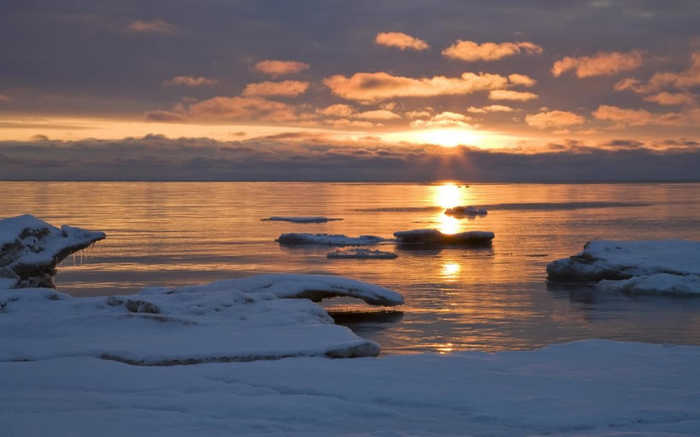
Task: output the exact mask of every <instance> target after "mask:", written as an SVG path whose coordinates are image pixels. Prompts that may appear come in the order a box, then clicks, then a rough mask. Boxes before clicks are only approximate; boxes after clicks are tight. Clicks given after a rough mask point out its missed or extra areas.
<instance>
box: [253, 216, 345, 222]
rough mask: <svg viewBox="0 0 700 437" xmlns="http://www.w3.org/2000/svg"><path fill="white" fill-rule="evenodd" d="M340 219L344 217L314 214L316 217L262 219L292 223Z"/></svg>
mask: <svg viewBox="0 0 700 437" xmlns="http://www.w3.org/2000/svg"><path fill="white" fill-rule="evenodd" d="M340 220H342V218H333V217H321V216H314V217H280V216H273V217H268V218H264V219H262V220H261V221H263V222H292V223H327V222H335V221H340Z"/></svg>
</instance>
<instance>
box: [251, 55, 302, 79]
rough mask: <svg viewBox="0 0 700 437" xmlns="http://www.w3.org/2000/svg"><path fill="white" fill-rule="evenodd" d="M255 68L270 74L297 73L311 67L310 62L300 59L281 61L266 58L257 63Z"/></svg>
mask: <svg viewBox="0 0 700 437" xmlns="http://www.w3.org/2000/svg"><path fill="white" fill-rule="evenodd" d="M255 69H256V70H258V71H259V72H261V73H264V74H268V75H270V76H282V75H285V74H295V73H299V72H302V71H304V70H308V69H309V64H305V63H304V62H298V61H279V60H273V59H266V60H264V61H260V62H258V63H257V64H255Z"/></svg>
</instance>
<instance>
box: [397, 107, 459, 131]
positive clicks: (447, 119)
mask: <svg viewBox="0 0 700 437" xmlns="http://www.w3.org/2000/svg"><path fill="white" fill-rule="evenodd" d="M470 119H471V117H469V116H466V115H463V114H458V113H456V112H449V111H445V112H441V113H439V114H437V115H435V116H433V117H431V118H430V119H428V120H414V121H412V122H411V123H410V126H411V127H412V128H415V129H427V128H435V127H441V128H450V127H451V128H454V127H461V128H471V127H472V126H471V125H470V124H469V123H467V122H468V121H469V120H470Z"/></svg>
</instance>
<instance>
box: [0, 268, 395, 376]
mask: <svg viewBox="0 0 700 437" xmlns="http://www.w3.org/2000/svg"><path fill="white" fill-rule="evenodd" d="M333 296H349V297H356V298H360V299H363V300H364V301H366V302H368V303H370V304H374V305H398V304H401V303H403V298H402V297H401V295H400V294H398V293H396V292H394V291H392V290H388V289H386V288H383V287H379V286H376V285H372V284H368V283H364V282H360V281H355V280H352V279H348V278H343V277H339V276H331V275H293V274H292V275H286V274H280V275H258V276H251V277H247V278H240V279H233V280H228V281H219V282H215V283H212V284H209V285H204V286H189V287H180V288H147V289H144V290H142V291H141V292H140V293H138V294H136V295H130V296H110V297H85V298H74V297H71V296H69V295H67V294H63V293H59V292H56V291H55V290H51V289H45V288H43V289H41V288H36V289H21V290H20V289H5V290H0V361H18V360H42V359H49V358H57V357H96V358H103V359H111V360H116V361H121V362H125V363H130V364H139V365H174V364H194V363H202V362H217V361H252V360H264V359H278V358H284V357H297V356H327V357H356V356H373V355H377V354H378V353H379V346H378V345H377V344H376V343H374V342H371V341H369V340H365V339H362V338H360V337H358V336H357V335H355V334H354V333H353V332H352V331H351V330H349V329H348V328H345V327H343V326H338V325H335V324H334V322H333V319H332V318H331V317H330V316H329V315H328V313H327V312H326V311H325V310H324V309H323V308H322V307H321V306H319V305H318V304H315V303H313V302H311V300H309V299H313V300H320V299H322V298H325V297H333ZM290 298H300V299H290ZM306 298H308V299H306Z"/></svg>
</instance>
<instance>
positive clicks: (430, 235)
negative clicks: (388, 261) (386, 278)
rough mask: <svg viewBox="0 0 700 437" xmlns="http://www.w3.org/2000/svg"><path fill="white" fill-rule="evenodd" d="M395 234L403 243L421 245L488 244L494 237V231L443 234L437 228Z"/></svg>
mask: <svg viewBox="0 0 700 437" xmlns="http://www.w3.org/2000/svg"><path fill="white" fill-rule="evenodd" d="M394 236H395V237H396V240H397V241H398V242H399V244H401V245H420V246H488V245H490V244H491V240H493V238H494V234H493V232H488V231H469V232H461V233H458V234H443V233H442V232H440V231H438V230H437V229H416V230H413V231H401V232H394Z"/></svg>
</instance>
